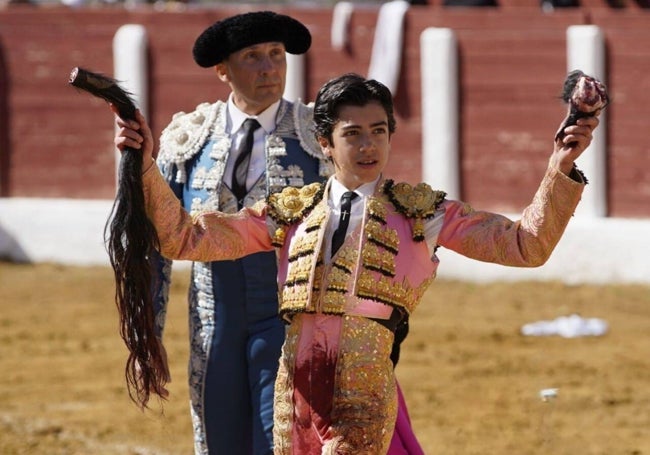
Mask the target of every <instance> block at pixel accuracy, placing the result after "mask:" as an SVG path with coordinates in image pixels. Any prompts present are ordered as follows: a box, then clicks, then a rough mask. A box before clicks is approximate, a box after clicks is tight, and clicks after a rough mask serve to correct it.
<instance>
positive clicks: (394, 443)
mask: <svg viewBox="0 0 650 455" xmlns="http://www.w3.org/2000/svg"><path fill="white" fill-rule="evenodd" d="M396 385H397V421H396V422H395V434H393V439H391V441H390V447H389V448H388V455H424V451H423V450H422V447H420V443H419V442H418V440H417V438H416V437H415V434H414V433H413V428H411V418H410V417H409V413H408V409H407V408H406V401H404V395H402V389H401V388H400V386H399V383H396Z"/></svg>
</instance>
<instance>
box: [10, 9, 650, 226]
mask: <svg viewBox="0 0 650 455" xmlns="http://www.w3.org/2000/svg"><path fill="white" fill-rule="evenodd" d="M522 3H523V2H518V1H516V0H510V1H509V2H508V3H507V4H504V5H503V6H502V7H498V8H449V7H443V6H442V5H440V4H430V5H427V6H412V7H411V9H410V10H409V12H408V13H407V15H406V19H405V29H404V33H405V35H404V53H403V59H402V65H401V71H400V79H399V85H398V88H397V91H396V93H395V105H396V113H397V120H398V127H397V133H396V134H395V136H394V139H393V154H392V157H391V162H390V163H389V173H390V176H391V177H392V178H395V179H403V180H408V181H412V182H413V181H417V180H419V179H420V176H421V166H422V164H421V163H422V161H421V147H422V145H421V144H422V135H421V130H422V128H423V125H422V124H421V78H420V56H419V55H420V50H419V49H420V44H419V43H420V35H421V33H422V31H423V30H425V29H426V28H428V27H447V28H451V29H453V30H454V31H455V33H456V35H457V39H458V52H459V54H458V56H459V63H460V67H459V68H460V73H459V93H460V155H461V163H460V169H461V182H462V183H461V191H462V194H461V197H462V199H464V200H465V201H467V202H470V203H472V204H474V205H475V206H477V207H480V208H484V209H488V210H499V211H512V212H517V211H519V210H521V208H522V207H523V206H524V205H525V204H526V203H527V201H529V200H530V197H531V196H532V193H533V192H534V191H535V189H536V187H537V183H538V181H539V178H540V176H541V174H542V172H543V169H544V167H545V163H546V161H547V159H548V156H549V154H550V151H551V147H552V137H553V134H554V133H555V129H556V128H557V126H558V125H559V123H560V120H561V117H562V116H563V114H564V110H565V106H563V105H562V103H561V102H560V100H559V91H560V89H561V86H562V82H563V80H564V77H565V75H566V52H565V48H566V29H567V27H568V26H570V25H581V24H595V25H598V26H599V27H601V29H602V30H603V32H604V36H605V39H606V49H607V50H606V52H607V77H606V81H607V84H608V87H609V89H610V93H611V96H612V100H613V102H612V104H611V106H610V107H609V108H608V111H607V119H608V126H607V128H608V130H607V156H608V158H607V160H608V161H607V179H608V194H607V198H608V201H607V204H608V207H609V213H608V215H609V216H613V217H631V218H647V217H650V153H649V152H650V145H649V143H650V142H649V141H648V139H647V132H646V128H645V122H646V119H647V118H648V114H650V111H649V109H648V106H650V47H649V46H648V45H647V43H648V42H650V11H648V10H642V9H638V8H636V7H634V5H633V4H630V5H628V7H626V8H620V9H610V8H607V7H606V6H605V4H604V3H603V5H600V4H594V5H592V4H591V3H596V0H590V4H589V5H585V6H583V7H580V8H566V9H558V10H556V11H554V12H552V13H544V12H542V11H541V9H539V8H538V7H537V6H536V4H535V5H531V6H526V5H522ZM266 8H269V6H266ZM249 9H250V6H248V7H238V6H236V5H229V6H228V7H220V8H212V9H201V8H199V7H192V8H187V9H186V10H184V11H157V10H154V9H153V8H152V7H147V6H142V7H139V8H138V9H134V10H124V9H120V8H115V7H111V8H87V9H74V10H71V9H68V8H65V7H47V8H46V7H40V8H39V7H34V6H28V5H10V6H8V7H5V9H3V10H0V196H2V197H57V198H59V197H60V198H75V199H76V198H78V199H97V198H99V199H110V198H113V196H114V191H115V173H114V168H115V165H114V160H115V155H114V153H115V152H114V149H113V145H112V141H113V134H114V131H113V118H112V114H111V113H110V111H109V110H108V108H107V107H106V106H105V104H104V103H103V102H102V101H99V100H97V99H93V98H92V97H89V96H87V95H85V94H82V93H79V92H76V91H75V90H74V89H73V88H72V87H70V86H69V85H68V83H67V81H68V75H69V74H70V71H71V69H72V68H73V67H75V66H82V67H86V68H88V69H91V70H93V71H99V72H103V73H105V74H108V75H110V74H112V71H113V57H112V40H113V37H114V35H115V33H116V31H117V30H118V29H119V27H120V26H122V25H124V24H129V23H136V24H141V25H143V26H145V27H146V30H147V33H148V40H149V56H148V57H149V61H150V74H149V78H150V93H149V100H150V101H149V106H148V110H149V112H150V121H151V125H152V127H153V129H154V132H155V133H156V134H159V133H160V131H161V129H162V128H163V127H164V126H165V125H166V124H167V123H168V121H169V120H170V118H171V116H172V115H173V114H174V113H175V112H177V111H190V110H192V109H194V107H195V106H196V105H197V104H199V103H201V102H204V101H214V100H216V99H219V98H225V97H226V96H227V87H226V86H224V85H223V84H221V83H220V82H218V81H217V80H216V79H215V77H214V73H213V72H212V71H211V70H206V69H202V68H199V67H198V66H197V65H196V64H195V63H194V62H193V60H192V56H191V48H192V45H193V42H194V39H195V38H196V36H197V35H198V34H199V33H200V32H201V31H202V30H203V29H204V28H205V27H206V26H208V25H209V24H211V23H212V22H214V21H216V20H218V19H220V18H223V17H225V16H228V15H231V14H233V13H238V12H244V11H247V10H249ZM271 9H273V10H275V11H277V12H282V13H286V14H291V15H292V16H294V17H296V18H297V19H299V20H301V21H302V22H303V23H305V25H306V26H307V27H308V28H309V30H310V31H311V33H312V35H313V45H312V48H311V49H310V51H309V53H308V54H307V60H306V61H307V77H306V90H307V94H308V100H313V98H314V96H315V94H316V92H317V90H318V88H319V86H320V85H321V84H322V83H324V82H325V81H327V80H328V79H330V78H331V77H333V76H336V75H339V74H341V73H344V72H350V71H353V72H358V73H360V74H367V71H368V66H369V63H370V54H371V49H372V42H373V37H374V32H375V24H376V21H377V13H378V8H374V7H363V8H361V7H360V8H358V9H357V10H355V12H354V14H353V16H352V19H351V24H350V37H349V45H348V46H347V48H346V49H343V50H335V49H333V48H332V46H331V44H330V30H331V22H332V10H331V9H325V8H307V7H301V8H298V7H292V8H289V7H286V6H280V5H277V6H274V7H272V8H271ZM434 186H435V183H434ZM440 189H443V190H444V188H440Z"/></svg>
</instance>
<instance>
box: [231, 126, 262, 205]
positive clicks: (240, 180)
mask: <svg viewBox="0 0 650 455" xmlns="http://www.w3.org/2000/svg"><path fill="white" fill-rule="evenodd" d="M259 127H260V124H259V123H258V121H257V120H255V119H254V118H247V119H246V120H244V125H243V129H244V138H243V139H242V141H241V144H239V149H238V150H237V160H236V161H235V167H234V169H233V171H232V192H233V193H234V194H235V197H236V198H237V201H238V205H239V206H240V207H241V205H242V204H241V201H242V200H243V199H244V196H246V176H247V175H248V165H249V164H250V162H251V152H252V151H253V134H255V130H256V129H258V128H259Z"/></svg>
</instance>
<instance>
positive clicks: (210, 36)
mask: <svg viewBox="0 0 650 455" xmlns="http://www.w3.org/2000/svg"><path fill="white" fill-rule="evenodd" d="M270 41H278V42H281V43H284V47H285V49H286V51H287V52H288V53H290V54H304V53H305V52H307V49H309V46H311V34H310V33H309V30H307V27H305V26H304V25H302V24H301V23H300V22H298V21H297V20H295V19H293V18H291V17H289V16H285V15H283V14H276V13H274V12H271V11H256V12H252V13H245V14H238V15H237V16H231V17H228V18H226V19H224V20H222V21H218V22H215V23H214V24H212V25H211V26H210V27H208V28H207V29H206V30H205V31H204V32H203V33H201V35H199V37H198V38H197V39H196V42H195V43H194V49H193V50H192V53H193V55H194V61H195V62H196V63H198V65H199V66H202V67H204V68H209V67H211V66H215V65H217V64H218V63H220V62H222V61H223V60H225V59H226V58H228V56H229V55H230V54H232V53H233V52H237V51H238V50H240V49H243V48H245V47H248V46H252V45H253V44H258V43H267V42H270Z"/></svg>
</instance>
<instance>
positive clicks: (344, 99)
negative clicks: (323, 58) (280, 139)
mask: <svg viewBox="0 0 650 455" xmlns="http://www.w3.org/2000/svg"><path fill="white" fill-rule="evenodd" d="M372 101H378V102H379V103H380V104H381V105H382V107H383V108H384V111H386V116H387V117H388V131H389V133H390V134H393V133H394V132H395V128H396V126H397V123H396V122H395V115H394V114H393V95H392V94H391V93H390V90H388V88H387V87H386V86H385V85H384V84H382V83H381V82H378V81H376V80H374V79H365V78H364V77H361V76H359V75H358V74H354V73H348V74H344V75H343V76H339V77H337V78H334V79H331V80H330V81H328V82H326V83H325V84H324V85H323V86H322V87H321V89H320V90H319V91H318V95H316V101H315V103H314V124H315V133H316V137H323V138H325V139H327V140H328V141H329V142H330V143H331V142H332V131H333V130H334V125H335V124H336V122H337V121H338V120H339V112H340V109H341V108H342V107H344V106H365V105H366V104H368V103H370V102H372Z"/></svg>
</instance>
